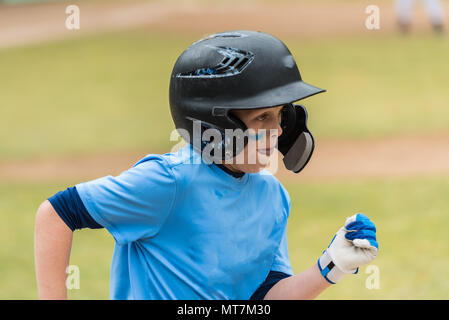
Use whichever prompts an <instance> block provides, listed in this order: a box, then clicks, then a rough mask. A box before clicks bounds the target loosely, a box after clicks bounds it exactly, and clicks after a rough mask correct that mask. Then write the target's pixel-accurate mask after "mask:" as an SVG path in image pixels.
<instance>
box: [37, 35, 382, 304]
mask: <svg viewBox="0 0 449 320" xmlns="http://www.w3.org/2000/svg"><path fill="white" fill-rule="evenodd" d="M323 91H324V90H322V89H319V88H317V87H314V86H312V85H309V84H307V83H305V82H303V81H302V78H301V75H300V73H299V70H298V67H297V65H296V62H295V60H294V58H293V56H292V54H291V53H290V51H289V50H288V48H287V47H286V46H285V44H284V43H283V42H281V41H280V40H279V39H278V38H276V37H274V36H272V35H269V34H266V33H262V32H256V31H247V30H238V31H229V32H222V33H217V34H214V35H211V36H208V37H205V38H203V39H201V40H199V41H197V42H195V43H194V44H192V45H191V46H190V47H189V48H187V49H186V50H185V51H184V52H183V53H182V54H181V55H180V57H179V58H178V59H177V61H176V63H175V66H174V68H173V72H172V75H171V80H170V110H171V115H172V117H173V120H174V123H175V125H176V128H177V130H178V132H179V133H180V134H181V136H182V137H183V138H184V139H185V140H186V142H187V144H186V145H185V146H184V147H183V148H181V149H180V150H178V151H176V152H172V153H166V154H162V155H161V154H149V155H147V156H146V157H144V158H143V159H141V160H139V161H138V162H137V163H136V164H135V165H133V166H132V167H131V168H130V169H128V170H126V171H124V172H122V173H121V174H120V175H118V176H110V175H109V176H105V177H101V178H99V179H95V180H92V181H87V182H83V183H80V184H77V185H75V186H73V187H69V188H67V189H66V190H64V191H61V192H58V193H57V194H55V195H53V196H51V197H50V198H48V199H47V200H46V201H44V202H43V203H42V204H41V205H40V207H39V209H38V212H37V217H36V231H35V258H36V275H37V284H38V292H39V297H40V298H41V299H65V298H66V297H67V291H66V287H65V279H66V273H65V270H66V267H67V265H68V264H69V257H70V248H71V241H72V233H73V231H74V230H77V229H81V228H92V229H95V228H106V229H107V230H108V231H109V232H110V233H111V235H112V236H113V237H114V239H115V247H114V253H113V257H112V266H111V275H110V297H111V299H188V300H191V299H256V300H261V299H311V298H314V297H316V296H317V295H318V294H320V293H321V292H322V291H323V290H325V289H326V288H327V287H329V286H330V285H332V284H335V283H337V282H339V281H340V280H341V279H342V278H343V277H344V275H346V274H353V273H357V271H358V268H359V266H361V265H364V264H367V263H369V262H371V261H372V260H373V259H374V258H375V257H376V255H377V250H378V244H377V241H376V228H375V226H374V224H373V223H372V222H371V221H370V220H369V219H368V217H366V216H365V215H363V214H361V213H359V214H355V215H352V216H350V217H349V218H347V219H346V221H344V220H342V224H343V225H342V226H340V228H339V229H338V231H337V233H336V234H335V236H334V237H333V239H332V241H331V243H330V245H329V246H328V248H326V249H325V250H324V251H323V252H322V253H321V252H317V260H316V261H311V266H310V267H309V268H308V269H307V270H304V271H303V272H300V273H297V274H294V273H293V270H292V266H291V263H290V259H289V254H288V247H287V233H286V230H287V219H288V217H289V214H290V207H291V201H290V197H289V194H288V192H287V190H286V189H285V188H284V187H283V186H282V185H281V183H280V182H279V181H278V180H277V179H276V178H275V177H274V176H273V175H272V174H271V173H269V172H268V171H267V170H266V169H265V168H266V166H267V163H268V162H267V158H269V156H270V155H271V154H273V153H274V152H275V150H276V149H277V150H279V151H280V152H281V153H282V155H283V163H284V165H285V166H286V167H287V169H289V170H291V171H293V172H296V173H299V172H300V171H301V170H302V169H303V168H304V166H306V164H307V162H308V161H309V159H310V157H311V155H312V152H313V149H314V140H313V137H312V134H311V133H310V131H309V130H308V129H307V112H306V109H305V107H303V106H301V105H295V104H293V102H295V101H298V100H301V99H304V98H307V97H309V96H312V95H314V94H318V93H321V92H323ZM211 137H213V139H212V138H211ZM242 155H243V156H242ZM254 155H256V159H255V161H249V159H250V158H251V157H253V156H254ZM237 160H239V161H237ZM294 245H295V244H294Z"/></svg>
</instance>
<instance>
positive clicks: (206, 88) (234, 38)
mask: <svg viewBox="0 0 449 320" xmlns="http://www.w3.org/2000/svg"><path fill="white" fill-rule="evenodd" d="M169 91H170V110H171V115H172V117H173V121H174V123H175V126H176V128H177V129H178V132H179V133H180V134H181V136H182V137H183V138H184V139H185V140H186V141H187V142H188V143H191V144H192V145H193V147H194V148H195V149H196V150H197V151H199V152H201V151H202V150H203V149H204V147H205V145H206V144H208V143H209V142H208V141H203V140H202V139H199V140H198V141H193V139H192V137H193V136H194V132H193V127H194V126H193V123H194V122H195V121H200V126H201V132H203V131H204V130H205V129H215V130H218V131H219V132H220V134H221V136H222V139H221V141H219V143H220V146H219V149H220V150H222V151H224V152H222V153H221V154H220V155H219V158H221V159H222V160H225V159H228V158H233V157H235V156H236V155H237V154H238V153H240V152H241V151H242V148H241V147H240V148H239V147H238V146H242V145H243V147H244V146H246V144H247V139H246V137H242V139H243V141H244V143H243V144H239V143H234V142H235V141H230V140H229V139H227V137H226V136H225V129H241V130H242V131H246V129H248V128H247V127H246V125H245V124H244V123H243V122H242V121H241V120H240V119H238V118H237V117H236V116H234V115H232V114H231V113H230V112H229V111H230V110H235V109H257V108H267V107H275V106H280V105H283V106H284V108H283V114H282V122H281V127H282V129H283V133H282V135H281V136H279V138H278V150H279V151H280V152H281V153H282V154H283V155H284V159H283V161H284V164H285V166H286V167H287V169H289V170H291V171H293V172H296V173H298V172H299V171H301V170H302V168H304V166H305V165H306V164H307V162H308V161H309V159H310V157H311V155H312V152H313V149H314V140H313V137H312V135H311V133H310V132H309V130H308V129H307V112H306V109H305V108H304V107H303V106H300V105H294V104H293V102H295V101H298V100H301V99H304V98H307V97H310V96H312V95H315V94H317V93H321V92H324V91H325V90H323V89H320V88H317V87H315V86H312V85H310V84H307V83H305V82H303V81H302V78H301V75H300V73H299V70H298V67H297V65H296V62H295V60H294V58H293V56H292V54H291V53H290V51H289V49H288V48H287V47H286V46H285V44H284V43H283V42H282V41H280V40H279V39H278V38H276V37H274V36H272V35H269V34H266V33H263V32H259V31H248V30H236V31H228V32H222V33H217V34H213V35H210V36H207V37H205V38H203V39H201V40H199V41H197V42H195V43H193V44H192V45H191V46H190V47H188V48H187V49H186V50H185V51H184V52H183V53H182V54H181V55H180V56H179V58H178V59H177V61H176V63H175V65H174V68H173V71H172V74H171V79H170V90H169ZM179 129H183V130H179ZM237 139H239V137H238V136H237Z"/></svg>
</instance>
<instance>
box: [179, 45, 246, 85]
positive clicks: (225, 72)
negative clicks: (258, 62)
mask: <svg viewBox="0 0 449 320" xmlns="http://www.w3.org/2000/svg"><path fill="white" fill-rule="evenodd" d="M214 48H216V49H217V52H218V53H220V54H221V55H222V56H223V60H221V62H220V63H219V64H218V65H217V66H213V67H203V68H199V69H196V70H194V71H190V72H184V73H179V74H177V75H176V76H177V77H179V78H216V77H229V76H234V75H237V74H239V73H241V72H242V71H243V70H244V69H245V68H246V67H247V66H248V65H249V64H250V63H251V62H252V61H253V59H254V54H253V53H252V52H249V51H243V50H240V49H236V48H231V47H214Z"/></svg>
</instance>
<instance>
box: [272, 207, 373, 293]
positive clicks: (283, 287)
mask: <svg viewBox="0 0 449 320" xmlns="http://www.w3.org/2000/svg"><path fill="white" fill-rule="evenodd" d="M378 248H379V246H378V243H377V239H376V227H375V225H374V223H372V222H371V221H370V220H369V219H368V217H366V216H365V215H363V214H356V215H353V216H352V217H349V218H348V219H347V220H346V223H345V225H344V227H342V228H340V230H338V232H337V233H336V235H335V236H334V238H333V239H332V241H331V243H330V245H329V247H328V248H327V249H326V250H325V251H324V252H323V254H322V256H321V257H320V258H319V259H318V262H317V263H316V264H314V265H313V266H312V267H310V268H309V269H307V270H306V271H304V272H302V273H299V274H297V275H294V276H290V277H286V278H284V279H282V280H280V281H278V282H277V283H276V284H275V285H274V286H273V287H272V288H271V289H270V290H269V291H268V292H267V294H266V295H265V298H264V299H275V300H291V299H313V298H315V297H316V296H318V295H319V294H320V293H321V292H322V291H324V290H325V289H326V288H327V287H329V286H330V285H331V284H335V283H337V282H338V281H340V280H341V278H342V277H343V276H344V275H345V274H351V273H357V272H358V268H359V266H362V265H364V264H367V263H370V262H371V261H372V260H373V259H374V258H375V257H376V256H377V251H378Z"/></svg>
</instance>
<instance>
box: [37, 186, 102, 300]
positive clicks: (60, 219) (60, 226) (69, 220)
mask: <svg viewBox="0 0 449 320" xmlns="http://www.w3.org/2000/svg"><path fill="white" fill-rule="evenodd" d="M83 228H90V229H98V228H102V226H101V225H99V224H98V223H97V222H96V221H94V220H93V219H92V217H91V216H90V215H89V213H88V212H87V210H86V208H85V207H84V205H83V203H82V201H81V199H80V197H79V195H78V192H77V190H76V187H71V188H67V189H66V190H64V191H61V192H58V193H56V194H55V195H53V196H52V197H50V198H48V200H45V201H44V202H43V203H42V204H41V205H40V207H39V209H38V211H37V214H36V226H35V265H36V278H37V288H38V294H39V298H40V299H66V298H67V290H66V285H65V281H66V276H67V274H66V268H67V266H68V265H69V260H70V250H71V247H72V234H73V231H75V230H77V229H83Z"/></svg>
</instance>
